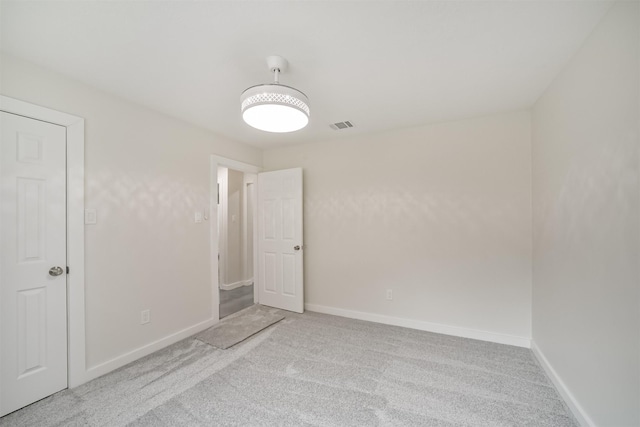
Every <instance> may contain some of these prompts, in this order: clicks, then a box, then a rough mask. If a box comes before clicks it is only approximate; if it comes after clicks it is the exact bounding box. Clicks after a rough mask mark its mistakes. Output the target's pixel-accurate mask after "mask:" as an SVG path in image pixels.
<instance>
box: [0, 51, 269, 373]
mask: <svg viewBox="0 0 640 427" xmlns="http://www.w3.org/2000/svg"><path fill="white" fill-rule="evenodd" d="M2 94H3V95H6V96H10V97H14V98H18V99H21V100H24V101H28V102H32V103H34V104H38V105H42V106H45V107H49V108H53V109H57V110H60V111H64V112H67V113H70V114H74V115H77V116H80V117H84V118H85V120H86V122H85V126H86V131H85V138H86V139H85V174H86V175H85V177H86V178H85V183H86V184H85V205H86V206H87V207H88V208H95V209H96V210H97V215H98V223H97V224H96V225H93V226H87V227H86V237H85V244H86V246H85V250H86V284H85V288H86V336H87V366H88V367H92V366H95V365H97V364H100V363H102V362H105V361H108V360H110V359H112V358H116V357H118V356H120V355H123V354H125V353H127V352H130V351H132V350H134V349H137V348H139V347H141V346H143V345H145V344H148V343H151V342H154V341H157V340H159V339H162V338H164V337H166V336H168V335H170V334H172V333H175V332H177V331H180V330H182V329H185V328H188V327H189V326H192V325H195V324H197V323H199V322H202V321H205V320H207V319H208V318H210V317H211V279H210V271H209V268H210V267H209V265H210V262H209V253H210V249H209V231H208V226H209V223H208V222H206V221H205V222H203V223H201V224H195V223H194V220H193V218H194V212H195V211H196V210H200V211H202V210H203V209H205V208H208V207H209V155H210V154H219V155H221V156H225V157H229V158H234V159H238V160H240V161H244V162H247V163H253V164H260V162H261V153H260V151H259V150H257V149H254V148H250V147H247V146H244V145H241V144H237V143H233V142H230V141H226V140H224V139H222V138H219V137H217V136H215V135H213V134H212V133H210V132H208V131H205V130H202V129H200V128H197V127H194V126H192V125H189V124H187V123H185V122H182V121H179V120H176V119H173V118H171V117H168V116H166V115H163V114H160V113H157V112H154V111H151V110H149V109H146V108H143V107H140V106H138V105H135V104H131V103H129V102H126V101H124V100H122V99H120V98H116V97H113V96H110V95H108V94H105V93H103V92H100V91H98V90H95V89H92V88H89V87H87V86H84V85H83V84H81V83H78V82H76V81H74V80H70V79H67V78H65V77H62V76H60V75H57V74H55V73H52V72H49V71H46V70H43V69H41V68H39V67H36V66H34V65H33V64H30V63H27V62H23V61H21V60H18V59H16V58H12V57H10V56H6V55H4V56H3V57H2ZM144 309H150V310H151V323H149V324H147V325H140V311H141V310H144Z"/></svg>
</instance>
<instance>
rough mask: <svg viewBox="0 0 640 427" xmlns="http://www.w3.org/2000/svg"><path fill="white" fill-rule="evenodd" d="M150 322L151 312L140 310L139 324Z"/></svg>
mask: <svg viewBox="0 0 640 427" xmlns="http://www.w3.org/2000/svg"><path fill="white" fill-rule="evenodd" d="M150 321H151V310H142V311H141V312H140V324H141V325H144V324H146V323H149V322H150Z"/></svg>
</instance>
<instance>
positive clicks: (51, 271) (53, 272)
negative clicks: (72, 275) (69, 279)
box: [49, 267, 64, 276]
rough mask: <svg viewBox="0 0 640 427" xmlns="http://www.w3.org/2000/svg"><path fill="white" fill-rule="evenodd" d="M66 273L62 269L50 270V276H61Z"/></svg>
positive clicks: (53, 268)
mask: <svg viewBox="0 0 640 427" xmlns="http://www.w3.org/2000/svg"><path fill="white" fill-rule="evenodd" d="M63 272H64V270H62V267H51V268H50V269H49V276H59V275H61V274H62V273H63Z"/></svg>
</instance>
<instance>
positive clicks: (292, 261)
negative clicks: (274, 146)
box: [257, 168, 304, 313]
mask: <svg viewBox="0 0 640 427" xmlns="http://www.w3.org/2000/svg"><path fill="white" fill-rule="evenodd" d="M258 236H259V237H258V245H259V246H258V280H257V283H258V286H259V288H260V290H259V300H260V304H264V305H268V306H271V307H276V308H281V309H284V310H289V311H295V312H297V313H302V312H303V311H304V295H303V289H304V284H303V272H302V265H303V263H302V260H303V256H302V252H303V242H302V169H301V168H296V169H286V170H281V171H274V172H264V173H260V174H258Z"/></svg>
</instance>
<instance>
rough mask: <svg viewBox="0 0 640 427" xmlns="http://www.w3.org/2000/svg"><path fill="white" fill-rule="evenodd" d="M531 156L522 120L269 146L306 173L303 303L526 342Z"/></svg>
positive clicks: (501, 118) (509, 117)
mask: <svg viewBox="0 0 640 427" xmlns="http://www.w3.org/2000/svg"><path fill="white" fill-rule="evenodd" d="M346 132H348V131H346ZM530 154H531V145H530V116H529V113H528V112H517V113H510V114H503V115H496V116H493V117H486V118H480V119H475V120H466V121H459V122H452V123H444V124H437V125H431V126H424V127H418V128H412V129H405V130H398V131H394V132H388V133H382V134H376V135H370V136H362V137H355V138H350V139H343V140H337V141H330V142H321V143H314V144H308V145H302V146H294V147H285V148H276V149H270V150H266V151H265V153H264V166H265V169H266V170H276V169H283V168H289V167H297V166H300V167H302V168H303V169H304V215H305V217H304V221H305V237H304V240H305V265H304V268H305V293H306V294H305V302H306V303H307V304H312V305H317V306H323V307H332V308H339V309H345V310H351V311H358V312H365V313H372V314H376V315H384V316H392V317H399V318H408V319H412V320H415V321H422V322H432V323H436V324H442V325H449V326H457V327H460V328H468V329H470V330H480V331H489V332H493V333H496V334H506V335H510V336H516V337H522V338H526V339H528V338H529V337H530V334H531V323H530V321H531V179H530V178H531V172H530V166H531V156H530ZM386 289H392V290H393V300H392V301H387V300H386V299H385V291H386Z"/></svg>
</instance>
